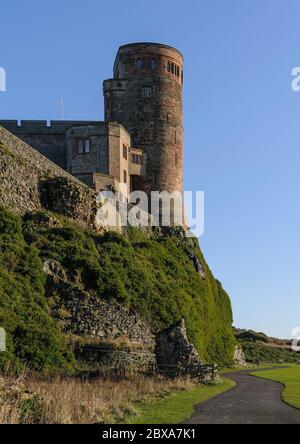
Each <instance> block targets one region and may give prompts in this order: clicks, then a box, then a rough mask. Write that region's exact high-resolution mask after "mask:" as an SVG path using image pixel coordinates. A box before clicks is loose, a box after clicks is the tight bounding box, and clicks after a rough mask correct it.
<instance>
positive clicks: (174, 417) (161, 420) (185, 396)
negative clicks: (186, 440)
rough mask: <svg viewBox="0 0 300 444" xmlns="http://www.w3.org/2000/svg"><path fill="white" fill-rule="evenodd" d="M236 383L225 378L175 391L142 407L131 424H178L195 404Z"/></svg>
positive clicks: (185, 418) (190, 413)
mask: <svg viewBox="0 0 300 444" xmlns="http://www.w3.org/2000/svg"><path fill="white" fill-rule="evenodd" d="M234 385H235V383H234V382H233V381H231V380H230V379H226V378H223V380H222V382H220V383H219V384H216V385H206V386H204V385H203V386H201V387H197V388H193V389H191V390H186V391H182V392H180V393H173V394H171V395H170V396H168V397H165V398H163V399H161V400H156V401H154V402H151V403H150V404H148V405H145V406H142V407H140V409H139V410H140V412H139V414H138V415H135V416H133V417H131V418H130V421H129V422H130V423H131V424H177V423H180V422H182V421H185V420H187V419H189V418H190V417H191V416H192V415H193V412H194V407H195V405H197V404H199V403H201V402H203V401H206V400H207V399H210V398H212V397H213V396H216V395H218V394H219V393H222V392H225V391H227V390H229V389H231V388H233V387H234Z"/></svg>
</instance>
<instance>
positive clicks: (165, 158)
mask: <svg viewBox="0 0 300 444" xmlns="http://www.w3.org/2000/svg"><path fill="white" fill-rule="evenodd" d="M182 84H183V57H182V55H181V53H180V52H179V51H178V50H177V49H175V48H172V47H170V46H167V45H163V44H159V43H132V44H128V45H124V46H121V47H120V48H119V51H118V53H117V56H116V60H115V64H114V71H113V78H112V79H109V80H105V81H104V83H103V90H104V109H105V121H51V122H50V123H48V122H47V121H21V122H18V121H13V120H0V126H3V127H4V128H6V129H7V130H9V131H10V132H12V133H13V134H15V135H16V136H17V137H19V138H20V139H22V140H23V141H25V142H26V143H27V144H29V145H30V146H32V147H33V148H35V149H36V150H37V151H39V152H40V153H41V154H43V155H44V156H46V157H48V158H49V159H50V160H52V161H53V162H54V163H56V164H57V165H59V166H60V167H62V168H64V169H65V170H66V171H68V172H69V173H71V174H72V175H74V176H75V177H77V178H78V179H80V180H81V181H82V182H84V183H85V184H86V185H88V186H90V187H92V188H94V189H95V190H96V191H102V190H107V189H109V190H112V191H121V193H122V195H123V196H124V198H125V199H126V198H127V196H128V194H129V193H130V192H131V191H134V190H142V191H146V192H150V191H168V192H170V193H171V192H173V191H180V192H181V191H182V181H183V173H182V169H183V123H182V120H183V116H182Z"/></svg>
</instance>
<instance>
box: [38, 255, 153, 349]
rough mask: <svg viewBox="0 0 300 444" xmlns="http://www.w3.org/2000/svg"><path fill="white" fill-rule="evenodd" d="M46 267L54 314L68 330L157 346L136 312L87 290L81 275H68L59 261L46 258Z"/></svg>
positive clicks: (98, 337) (94, 337) (100, 338)
mask: <svg viewBox="0 0 300 444" xmlns="http://www.w3.org/2000/svg"><path fill="white" fill-rule="evenodd" d="M43 270H44V272H45V273H46V274H47V275H48V279H47V285H46V289H47V290H46V291H47V296H48V298H49V299H50V298H51V307H52V312H53V315H54V317H55V318H56V319H59V320H60V321H61V324H62V326H63V329H64V331H65V332H69V333H72V334H74V335H78V336H82V337H88V338H91V339H98V340H104V341H107V340H117V339H122V340H124V341H128V342H129V343H131V344H134V345H138V344H139V345H140V346H141V347H143V348H148V349H152V350H153V349H154V344H155V340H154V335H153V334H152V332H151V329H150V327H149V326H148V325H147V324H146V323H145V322H143V321H142V320H141V319H140V317H139V316H138V314H137V313H136V312H134V311H133V310H129V309H128V308H127V307H126V306H124V305H121V304H119V303H117V302H115V301H111V300H110V301H105V300H103V299H100V298H99V297H98V296H97V295H95V294H93V293H90V292H87V291H84V290H83V289H82V288H80V285H81V282H80V277H79V276H78V275H77V274H76V273H74V274H73V275H68V274H67V272H66V271H65V270H64V268H63V267H62V266H61V265H60V264H59V263H58V262H57V261H54V260H48V261H46V262H45V263H44V265H43Z"/></svg>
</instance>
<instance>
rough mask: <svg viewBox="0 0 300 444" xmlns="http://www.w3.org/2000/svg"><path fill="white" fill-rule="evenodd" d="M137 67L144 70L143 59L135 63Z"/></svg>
mask: <svg viewBox="0 0 300 444" xmlns="http://www.w3.org/2000/svg"><path fill="white" fill-rule="evenodd" d="M135 67H136V68H137V69H142V60H141V59H136V61H135Z"/></svg>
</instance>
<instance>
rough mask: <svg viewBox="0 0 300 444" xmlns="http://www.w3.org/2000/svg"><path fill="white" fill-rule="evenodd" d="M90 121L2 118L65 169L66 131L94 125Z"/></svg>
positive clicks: (3, 124) (2, 121)
mask: <svg viewBox="0 0 300 444" xmlns="http://www.w3.org/2000/svg"><path fill="white" fill-rule="evenodd" d="M96 123H97V122H92V121H91V122H90V121H76V120H75V121H61V120H58V121H50V122H49V123H48V122H47V121H46V120H22V121H21V122H18V121H17V120H0V126H2V127H3V128H6V129H7V130H8V131H10V132H11V133H13V134H15V135H16V136H17V137H18V138H20V139H21V140H23V141H24V142H25V143H27V144H28V145H30V146H32V147H33V148H35V149H36V150H37V151H39V152H40V153H41V154H43V155H44V156H46V157H47V158H48V159H50V160H52V162H54V163H55V164H56V165H58V166H60V167H61V168H63V169H66V168H67V147H66V138H65V132H66V130H67V129H68V128H70V127H75V126H83V125H93V124H96Z"/></svg>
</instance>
